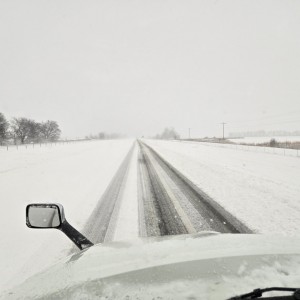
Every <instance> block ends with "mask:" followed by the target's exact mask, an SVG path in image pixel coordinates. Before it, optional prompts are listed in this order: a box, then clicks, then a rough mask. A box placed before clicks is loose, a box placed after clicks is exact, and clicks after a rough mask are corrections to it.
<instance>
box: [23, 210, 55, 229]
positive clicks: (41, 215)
mask: <svg viewBox="0 0 300 300" xmlns="http://www.w3.org/2000/svg"><path fill="white" fill-rule="evenodd" d="M28 221H29V223H30V225H31V226H34V227H41V228H53V227H58V226H59V225H60V218H59V211H58V207H57V206H30V207H29V210H28Z"/></svg>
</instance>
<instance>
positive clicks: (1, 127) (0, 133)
mask: <svg viewBox="0 0 300 300" xmlns="http://www.w3.org/2000/svg"><path fill="white" fill-rule="evenodd" d="M8 127H9V123H8V122H7V120H6V118H5V116H4V115H3V114H2V113H1V112H0V144H2V143H3V142H4V141H5V140H6V138H7V135H8Z"/></svg>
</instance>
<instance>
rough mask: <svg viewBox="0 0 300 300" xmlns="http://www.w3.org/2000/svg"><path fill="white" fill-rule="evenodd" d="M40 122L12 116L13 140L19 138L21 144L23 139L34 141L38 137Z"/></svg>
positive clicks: (23, 141)
mask: <svg viewBox="0 0 300 300" xmlns="http://www.w3.org/2000/svg"><path fill="white" fill-rule="evenodd" d="M39 127H40V124H39V123H36V122H35V121H33V120H31V119H27V118H14V119H13V120H12V122H11V128H12V133H13V135H14V138H15V140H16V139H19V140H20V142H21V143H22V144H24V143H25V141H35V140H36V139H38V137H39Z"/></svg>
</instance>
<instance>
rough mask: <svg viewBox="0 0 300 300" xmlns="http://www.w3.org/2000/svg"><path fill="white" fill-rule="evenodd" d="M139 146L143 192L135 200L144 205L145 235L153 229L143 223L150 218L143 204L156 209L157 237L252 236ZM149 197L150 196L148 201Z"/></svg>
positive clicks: (226, 212) (179, 174)
mask: <svg viewBox="0 0 300 300" xmlns="http://www.w3.org/2000/svg"><path fill="white" fill-rule="evenodd" d="M139 146H140V152H141V158H142V160H140V172H139V173H140V176H142V177H143V180H142V181H144V184H143V188H141V190H144V192H143V197H141V196H139V198H140V199H141V200H140V202H142V203H143V205H144V215H145V227H146V230H145V231H146V232H147V236H152V235H154V234H153V233H154V232H152V231H153V230H152V228H153V227H154V226H155V225H153V224H151V222H149V221H147V219H149V218H151V217H150V216H151V215H152V216H153V210H151V209H150V208H149V206H150V205H149V203H147V202H152V203H153V204H152V205H153V206H158V209H157V210H156V218H157V219H158V220H159V222H160V223H161V224H163V225H164V228H163V229H164V230H160V235H164V234H181V233H193V232H198V231H209V230H212V231H218V232H222V233H252V231H251V230H250V229H249V228H248V227H247V226H246V225H245V224H243V223H242V222H241V221H239V220H238V219H237V218H236V217H234V216H233V215H232V214H230V213H229V212H228V211H226V210H225V209H224V208H223V207H222V206H221V205H219V204H218V203H217V202H215V201H214V200H213V199H212V198H210V197H209V196H208V195H207V194H205V193H204V192H203V191H201V189H199V188H198V187H197V186H196V185H195V184H194V183H192V182H191V181H190V180H189V179H188V178H186V177H185V176H184V175H183V174H181V173H180V172H179V171H178V170H177V169H175V168H174V167H173V166H172V165H170V164H169V163H168V162H167V161H165V160H164V159H163V158H162V157H161V156H160V155H159V154H158V153H157V152H156V151H155V150H154V149H153V148H151V147H150V146H148V145H146V144H145V143H142V142H141V141H139ZM142 164H144V166H142ZM141 170H142V171H141ZM145 181H146V182H145ZM147 181H148V182H147ZM145 190H146V191H145ZM149 194H150V195H152V198H150V199H149Z"/></svg>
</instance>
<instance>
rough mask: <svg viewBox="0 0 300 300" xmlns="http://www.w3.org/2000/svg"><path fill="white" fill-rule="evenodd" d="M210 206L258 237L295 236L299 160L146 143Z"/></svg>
mask: <svg viewBox="0 0 300 300" xmlns="http://www.w3.org/2000/svg"><path fill="white" fill-rule="evenodd" d="M145 142H146V143H147V144H148V145H150V146H152V147H153V148H154V149H155V150H156V151H157V152H158V153H159V154H160V155H162V156H163V157H164V158H165V159H166V160H167V161H168V162H169V163H171V164H172V165H173V166H174V167H175V168H177V169H178V170H179V171H181V172H182V173H183V174H184V175H185V176H186V177H188V178H189V179H190V180H191V181H193V182H194V183H195V184H196V185H197V186H198V187H199V188H201V189H202V190H203V191H204V192H206V193H207V194H208V195H209V196H210V197H212V198H213V199H214V200H215V201H216V202H218V203H219V204H220V205H222V206H223V207H224V208H225V209H227V210H228V211H229V212H231V213H232V214H233V215H235V216H236V217H238V218H239V219H240V220H241V221H243V222H244V223H245V224H247V225H248V226H249V227H250V228H252V229H254V230H255V231H257V232H260V233H277V234H285V235H299V234H300V217H299V216H300V201H299V200H300V185H299V179H300V158H299V157H287V156H279V155H273V154H270V153H264V152H257V153H256V152H250V151H242V150H239V149H235V148H226V147H225V148H224V147H215V146H214V145H210V144H206V143H200V142H180V141H158V140H146V141H145Z"/></svg>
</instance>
